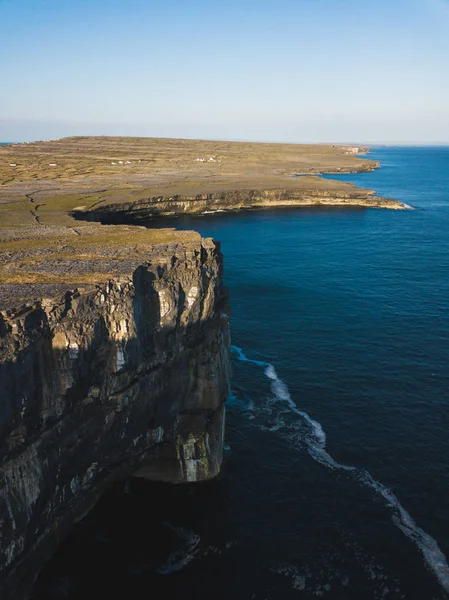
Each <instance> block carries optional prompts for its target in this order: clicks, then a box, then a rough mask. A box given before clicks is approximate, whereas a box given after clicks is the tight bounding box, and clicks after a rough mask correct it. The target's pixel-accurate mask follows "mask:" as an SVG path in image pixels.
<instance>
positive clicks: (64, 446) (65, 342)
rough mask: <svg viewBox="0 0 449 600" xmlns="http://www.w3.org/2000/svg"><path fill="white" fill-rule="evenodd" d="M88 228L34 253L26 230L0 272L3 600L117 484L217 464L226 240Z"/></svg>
mask: <svg viewBox="0 0 449 600" xmlns="http://www.w3.org/2000/svg"><path fill="white" fill-rule="evenodd" d="M85 229H86V231H84V230H83V228H80V230H79V231H78V232H77V233H73V232H69V231H68V230H64V231H61V232H59V237H58V232H53V235H54V236H55V237H53V238H52V244H49V242H48V240H45V241H44V240H43V241H42V243H41V245H39V240H38V239H34V240H32V241H33V244H31V245H30V247H29V249H27V239H26V238H27V235H26V232H25V233H24V232H22V239H20V240H17V239H16V240H13V241H11V242H10V244H11V247H14V244H16V245H17V246H18V248H20V250H19V249H14V248H13V250H14V251H11V252H10V253H9V262H8V261H6V264H3V265H2V269H1V271H2V281H3V282H4V283H3V284H2V285H0V297H1V302H0V306H1V309H2V310H1V316H0V334H1V335H0V344H1V345H0V386H1V390H2V408H1V413H0V443H1V452H0V455H1V457H2V458H1V474H2V476H1V479H0V581H1V583H0V596H1V598H2V599H3V600H6V599H8V598H21V597H23V595H24V593H25V591H26V590H27V589H28V587H29V585H30V582H31V581H32V580H33V577H34V576H35V575H36V574H37V572H38V570H39V568H40V566H41V565H42V562H43V561H44V560H45V558H47V557H48V555H49V554H50V553H51V552H52V551H53V550H54V549H55V547H56V546H57V544H58V542H59V541H60V540H61V539H62V537H63V536H64V535H65V534H66V532H67V531H68V529H69V528H70V526H71V524H72V523H73V522H74V520H76V519H78V518H80V517H81V516H82V515H83V514H84V513H85V512H86V511H87V510H88V509H89V508H90V507H91V506H92V504H93V503H94V502H95V501H96V499H97V497H98V495H99V494H101V492H102V491H103V490H104V489H105V486H107V485H108V484H109V483H110V482H112V481H115V480H117V479H120V478H122V477H126V476H129V475H131V474H137V475H139V476H143V477H148V478H150V479H156V480H165V481H170V482H187V481H200V480H204V479H208V478H211V477H213V476H215V475H216V474H217V473H218V471H219V468H220V463H221V453H222V444H223V428H224V401H225V399H226V396H227V394H228V375H229V354H228V353H229V320H228V305H227V294H226V290H225V289H224V287H223V285H222V279H221V274H222V258H221V253H220V249H219V246H218V245H217V244H216V243H214V242H213V241H212V240H205V239H202V238H201V237H200V236H199V235H198V234H195V233H193V232H187V233H186V234H183V233H181V232H171V231H169V232H167V231H165V232H164V238H163V239H164V240H165V241H164V243H163V244H161V243H159V241H158V239H157V235H158V234H157V232H156V233H152V232H150V231H147V230H143V229H142V228H135V227H134V228H127V227H101V226H96V227H94V228H92V226H90V227H87V228H85ZM112 230H113V235H114V238H115V240H116V243H115V246H114V247H113V249H112V250H111V249H110V248H109V250H108V246H107V245H105V241H106V238H107V237H108V236H109V235H111V233H112ZM154 236H156V237H154ZM80 238H83V239H82V240H80ZM77 243H78V244H81V245H79V246H77ZM81 247H82V250H81ZM8 267H10V268H9V270H8ZM27 273H29V277H31V278H33V281H30V283H28V284H27V285H25V284H23V283H21V281H23V280H25V281H26V275H27ZM58 275H59V277H60V279H61V282H58V281H57V278H58ZM8 277H9V279H8ZM67 280H72V281H73V282H74V283H73V284H72V285H70V284H67ZM5 281H6V283H5ZM75 282H77V283H75ZM24 287H25V288H26V291H24ZM24 293H26V300H21V297H23V295H24Z"/></svg>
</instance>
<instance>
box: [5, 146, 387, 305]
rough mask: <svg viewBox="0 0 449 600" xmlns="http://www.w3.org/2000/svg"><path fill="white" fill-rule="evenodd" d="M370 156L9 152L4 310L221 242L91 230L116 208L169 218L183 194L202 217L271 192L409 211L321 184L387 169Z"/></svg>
mask: <svg viewBox="0 0 449 600" xmlns="http://www.w3.org/2000/svg"><path fill="white" fill-rule="evenodd" d="M359 150H361V151H363V149H355V148H351V147H345V146H335V145H334V146H326V145H298V144H262V143H249V142H220V141H206V140H178V139H157V138H120V137H70V138H64V139H60V140H54V141H40V142H32V143H23V144H12V145H9V146H0V305H1V307H3V309H4V308H5V307H8V306H9V307H11V306H13V305H16V304H21V303H27V302H32V301H33V299H36V298H39V297H46V296H48V295H49V294H55V293H60V292H61V291H62V290H63V289H66V290H67V289H69V287H70V286H76V285H95V284H97V283H99V282H105V281H108V279H110V278H112V277H117V276H119V275H120V274H121V273H129V272H130V270H131V269H132V268H135V266H136V265H137V264H139V261H142V260H148V256H149V255H150V254H151V253H153V254H154V256H156V257H160V255H161V252H162V253H163V252H164V251H167V249H171V251H172V250H173V248H176V247H180V246H183V247H184V248H186V247H188V246H189V244H194V245H195V246H196V247H199V246H200V245H201V243H210V241H207V242H205V241H201V238H200V236H199V235H198V234H197V233H194V232H179V231H175V230H174V229H162V230H155V229H151V230H147V229H145V228H137V227H132V228H130V227H124V226H116V225H114V226H101V225H98V224H95V223H91V222H89V219H90V218H92V219H93V218H94V212H93V211H95V212H101V210H102V209H103V208H105V207H106V208H107V209H111V207H112V208H114V207H115V209H117V208H118V207H121V209H125V212H126V210H128V207H130V206H132V207H133V208H131V210H134V209H135V207H138V208H139V207H142V206H143V204H145V203H147V204H148V203H150V204H151V203H152V206H153V207H155V206H156V207H158V211H159V212H158V213H157V214H172V213H170V211H175V212H176V211H178V212H179V211H181V212H182V211H184V210H186V206H181V208H180V205H179V203H178V205H177V207H175V208H172V207H173V206H174V204H175V202H173V200H174V199H173V196H177V195H179V196H180V198H181V201H182V200H185V201H188V202H191V204H190V206H189V207H188V210H190V208H192V212H193V211H194V210H196V211H197V212H198V210H201V208H198V207H199V205H200V204H201V201H202V200H203V199H204V196H205V195H207V194H214V193H222V192H223V193H225V194H228V195H232V194H235V193H236V192H238V193H239V194H240V196H239V198H240V200H239V202H240V205H239V206H237V205H236V203H235V202H234V208H242V207H243V208H246V207H247V206H250V204H248V203H247V200H245V198H246V197H250V198H253V197H254V195H256V196H257V194H258V193H259V191H260V193H261V194H262V193H266V198H265V200H264V201H265V206H267V205H270V203H273V205H276V202H277V205H278V206H280V205H282V201H281V200H279V199H278V200H276V197H277V196H279V198H280V197H281V196H282V194H283V197H286V196H288V197H289V198H291V197H292V196H293V197H294V198H293V201H291V200H289V202H290V205H292V202H295V201H296V199H299V202H300V201H301V198H302V200H303V203H306V202H307V201H308V200H307V197H315V198H317V200H316V203H319V202H320V198H327V199H329V201H328V202H327V203H328V204H332V199H333V198H334V199H335V200H338V201H339V203H340V204H341V203H344V202H346V201H349V202H350V203H351V204H353V205H354V204H356V205H357V203H359V205H364V206H380V205H382V206H385V205H388V203H390V204H391V205H392V206H391V207H393V208H397V206H394V202H395V201H388V200H385V199H376V200H375V201H373V200H372V196H371V194H372V193H373V192H370V191H369V190H359V189H358V188H356V187H355V186H353V185H352V184H349V183H344V182H340V181H331V180H327V179H322V178H320V177H317V176H316V174H318V173H345V172H358V171H365V170H372V169H374V168H375V167H376V166H377V164H376V163H374V162H373V161H370V160H366V159H362V160H361V159H359V158H357V157H356V153H357V152H358V151H359ZM295 175H299V176H295ZM242 192H243V193H242ZM246 192H248V193H246ZM254 192H255V194H254ZM278 192H279V194H278ZM239 194H237V195H239ZM304 198H305V201H304ZM162 199H163V200H164V202H162V203H161V202H159V200H162ZM198 199H199V200H200V202H198ZM211 202H212V203H214V202H216V199H213V200H211ZM195 203H196V206H195V207H193V205H194V204H195ZM162 204H164V207H162ZM287 204H288V202H287ZM397 204H399V203H396V205H397ZM125 205H126V206H125ZM253 206H254V203H253ZM217 207H218V208H219V205H218V204H217V205H215V204H213V206H212V207H211V208H217ZM226 208H227V207H226ZM230 208H231V209H232V208H233V207H232V206H231V207H230ZM202 210H204V209H202ZM164 211H165V212H164ZM122 214H124V212H123V211H122ZM75 216H76V217H77V218H76V219H75ZM83 219H85V220H83ZM121 222H126V219H123V220H122V221H121ZM164 249H165V250H164ZM143 257H146V258H143Z"/></svg>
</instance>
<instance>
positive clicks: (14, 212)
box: [0, 137, 376, 227]
mask: <svg viewBox="0 0 449 600" xmlns="http://www.w3.org/2000/svg"><path fill="white" fill-rule="evenodd" d="M375 165H376V163H374V162H373V161H370V160H365V159H364V160H360V159H358V158H356V156H355V155H354V154H353V152H352V150H351V149H350V148H347V147H344V146H325V145H299V144H261V143H249V142H218V141H217V142H215V141H202V140H176V139H157V138H118V137H71V138H64V139H61V140H55V141H48V142H32V143H23V144H13V145H10V146H1V147H0V226H2V227H26V226H35V225H39V224H42V225H61V226H74V225H75V223H76V221H75V220H74V219H73V217H72V216H71V215H70V211H73V210H77V209H78V210H90V209H92V208H96V209H98V208H101V206H103V205H110V204H120V203H128V202H134V201H136V200H140V199H142V198H148V197H151V196H165V197H167V196H173V195H175V194H181V195H182V194H184V195H189V196H192V195H195V194H203V193H209V192H216V191H230V190H242V189H274V188H283V189H294V190H298V191H304V192H307V191H314V190H315V191H316V190H321V191H323V192H327V193H334V192H340V193H354V191H355V190H356V189H357V188H355V186H353V185H352V184H349V183H344V182H339V181H330V180H324V179H320V178H319V177H316V176H314V174H316V173H342V172H356V171H363V170H367V169H370V170H371V169H373V168H374V167H375ZM295 174H301V175H305V176H301V177H294V175H295Z"/></svg>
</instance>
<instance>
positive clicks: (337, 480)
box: [36, 147, 449, 600]
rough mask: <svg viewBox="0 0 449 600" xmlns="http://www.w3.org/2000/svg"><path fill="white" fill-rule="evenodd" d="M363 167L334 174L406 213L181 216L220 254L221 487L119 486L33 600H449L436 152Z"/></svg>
mask: <svg viewBox="0 0 449 600" xmlns="http://www.w3.org/2000/svg"><path fill="white" fill-rule="evenodd" d="M371 157H372V158H374V159H377V160H379V161H380V163H381V168H380V169H378V170H376V171H375V172H372V173H364V174H360V175H348V176H340V177H338V178H339V179H344V180H347V181H352V182H354V183H356V184H357V185H359V186H362V187H366V188H370V189H374V190H376V192H377V193H378V194H379V195H383V196H388V197H392V198H396V199H399V200H401V201H403V202H405V203H407V204H408V205H410V206H412V207H413V208H414V210H408V211H390V210H379V209H371V210H364V209H348V208H345V209H339V208H323V207H321V208H317V209H308V208H307V209H295V210H276V211H260V212H247V213H239V214H235V213H233V214H223V213H220V214H217V215H207V216H204V217H195V218H193V217H185V218H182V219H177V220H176V226H177V227H181V228H186V229H196V230H198V231H200V232H201V233H202V234H203V235H206V236H212V237H214V238H215V239H217V240H220V241H221V243H222V250H223V253H224V256H225V279H226V284H227V286H228V287H229V290H230V294H231V304H232V336H233V344H234V349H233V356H234V374H233V381H232V390H233V391H232V395H231V397H230V399H229V401H228V421H227V433H226V437H227V443H228V444H229V446H230V450H229V451H228V458H227V461H226V463H225V465H224V468H223V472H222V475H221V477H220V479H219V480H217V481H215V482H211V483H210V484H206V485H200V486H193V487H191V486H186V487H181V488H177V487H176V488H172V487H168V488H167V487H166V486H158V485H149V484H146V483H143V482H131V483H129V484H128V485H127V486H126V488H124V487H123V486H118V487H117V488H116V489H114V490H113V491H111V493H110V494H109V495H108V496H106V497H105V498H104V499H103V500H102V501H101V502H100V503H99V504H98V505H97V507H96V509H94V511H93V512H92V513H91V514H90V515H89V516H88V517H87V519H86V520H85V521H84V522H83V523H81V524H80V525H79V526H78V528H76V529H75V530H74V532H73V533H72V535H71V536H70V538H69V539H68V540H67V542H66V543H65V544H64V545H63V547H62V548H61V550H60V552H59V553H58V554H57V556H56V557H55V559H54V560H53V561H52V562H51V563H50V564H49V567H48V569H47V570H46V571H45V572H44V573H43V576H42V577H41V579H40V584H39V586H38V587H37V591H36V597H37V598H39V599H40V600H41V599H43V598H50V597H52V598H53V597H62V596H61V594H62V593H63V594H65V597H67V598H74V599H75V598H76V599H78V598H86V597H94V596H95V597H98V594H99V593H102V594H103V595H104V596H105V597H107V596H108V595H111V594H112V593H113V592H114V593H115V592H117V591H118V590H120V591H121V593H123V594H126V595H127V597H143V596H142V590H151V589H159V590H161V591H162V593H163V595H164V596H165V597H168V598H181V597H183V598H195V599H197V600H203V599H204V600H205V599H209V598H220V599H231V598H232V599H234V598H238V599H248V600H250V599H254V600H266V599H270V600H277V599H287V600H289V599H290V598H291V599H295V598H304V599H315V598H325V599H329V600H368V599H384V598H385V599H395V600H396V599H401V598H406V599H416V600H418V599H419V600H431V599H435V600H436V599H438V600H440V599H444V598H448V597H449V567H448V564H447V560H448V559H449V435H448V430H449V411H448V408H449V370H448V365H449V148H445V147H438V148H401V147H391V148H374V149H373V150H372V152H371ZM154 225H156V226H160V225H161V222H160V221H157V222H154ZM167 225H170V226H173V221H172V222H170V223H167ZM55 590H56V591H55ZM61 590H62V591H61ZM58 594H59V596H58Z"/></svg>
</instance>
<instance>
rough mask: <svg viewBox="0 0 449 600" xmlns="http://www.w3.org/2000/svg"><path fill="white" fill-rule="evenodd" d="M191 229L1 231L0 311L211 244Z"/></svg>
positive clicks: (101, 227)
mask: <svg viewBox="0 0 449 600" xmlns="http://www.w3.org/2000/svg"><path fill="white" fill-rule="evenodd" d="M212 244H213V242H212V240H205V239H202V238H201V236H200V234H199V233H196V232H195V231H176V230H175V229H146V228H145V227H136V226H131V227H128V226H124V225H123V226H122V225H120V226H116V225H84V226H81V227H77V228H70V227H51V226H42V227H24V228H20V229H19V228H18V229H15V228H3V229H0V310H6V309H14V310H16V309H17V307H20V306H21V305H29V304H32V303H33V302H34V301H38V300H41V299H42V298H53V297H55V296H59V295H61V294H64V292H66V291H67V290H69V289H75V288H79V287H80V286H81V287H82V288H83V289H86V288H87V289H88V288H90V287H92V286H95V285H96V284H100V283H104V282H106V281H109V280H111V279H117V278H120V277H122V276H129V275H131V274H132V273H133V271H134V270H135V269H136V268H137V267H138V266H139V265H141V264H144V263H148V262H155V263H156V264H163V263H164V262H167V260H170V259H171V258H172V257H173V256H174V255H177V254H179V253H180V252H181V253H182V254H183V255H185V253H186V252H187V253H189V252H200V251H201V246H202V245H203V246H204V245H206V246H208V245H212Z"/></svg>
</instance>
